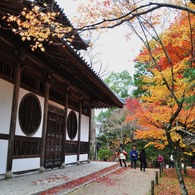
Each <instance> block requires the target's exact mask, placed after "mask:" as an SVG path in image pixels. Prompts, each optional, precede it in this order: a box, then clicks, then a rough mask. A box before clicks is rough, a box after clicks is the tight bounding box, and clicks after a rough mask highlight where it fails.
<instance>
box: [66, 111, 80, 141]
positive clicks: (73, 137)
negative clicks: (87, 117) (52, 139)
mask: <svg viewBox="0 0 195 195" xmlns="http://www.w3.org/2000/svg"><path fill="white" fill-rule="evenodd" d="M71 114H74V116H75V118H76V131H75V135H74V134H73V136H72V137H71V136H70V134H69V132H70V130H69V127H70V126H69V122H70V120H71V119H70V115H71ZM77 132H78V121H77V115H76V113H75V112H74V111H73V110H71V111H70V112H69V113H68V117H67V133H68V137H69V138H70V140H74V139H75V137H76V135H77Z"/></svg>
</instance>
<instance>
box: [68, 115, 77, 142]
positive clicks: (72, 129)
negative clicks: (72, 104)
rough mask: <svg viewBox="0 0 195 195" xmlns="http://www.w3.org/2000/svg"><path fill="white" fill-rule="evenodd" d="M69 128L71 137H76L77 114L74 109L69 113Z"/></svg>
mask: <svg viewBox="0 0 195 195" xmlns="http://www.w3.org/2000/svg"><path fill="white" fill-rule="evenodd" d="M67 129H68V136H69V138H70V139H74V138H75V136H76V134H77V116H76V114H75V112H73V111H71V112H70V113H69V115H68V123H67Z"/></svg>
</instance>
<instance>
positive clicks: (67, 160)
mask: <svg viewBox="0 0 195 195" xmlns="http://www.w3.org/2000/svg"><path fill="white" fill-rule="evenodd" d="M76 162H77V155H69V156H65V164H70V163H76Z"/></svg>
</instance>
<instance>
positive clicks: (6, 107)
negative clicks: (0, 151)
mask: <svg viewBox="0 0 195 195" xmlns="http://www.w3.org/2000/svg"><path fill="white" fill-rule="evenodd" d="M13 88H14V85H13V84H11V83H9V82H7V81H4V80H2V79H0V133H3V134H9V126H10V118H11V108H12V97H13Z"/></svg>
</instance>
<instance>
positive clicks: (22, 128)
mask: <svg viewBox="0 0 195 195" xmlns="http://www.w3.org/2000/svg"><path fill="white" fill-rule="evenodd" d="M29 96H31V97H33V98H34V99H35V100H36V103H37V105H38V107H39V112H40V118H39V121H38V124H37V126H36V128H35V130H34V131H33V132H31V133H28V132H27V131H26V130H25V129H24V125H23V124H22V119H21V116H20V112H21V107H22V104H23V103H24V101H25V100H26V98H28V97H29ZM41 119H42V110H41V103H40V101H39V99H38V97H37V96H36V95H35V94H33V93H27V94H26V95H24V96H23V97H22V99H21V101H20V105H19V109H18V120H19V124H20V128H21V130H22V132H23V133H24V134H25V135H27V136H33V135H35V134H36V133H37V131H38V129H39V127H40V124H41Z"/></svg>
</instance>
